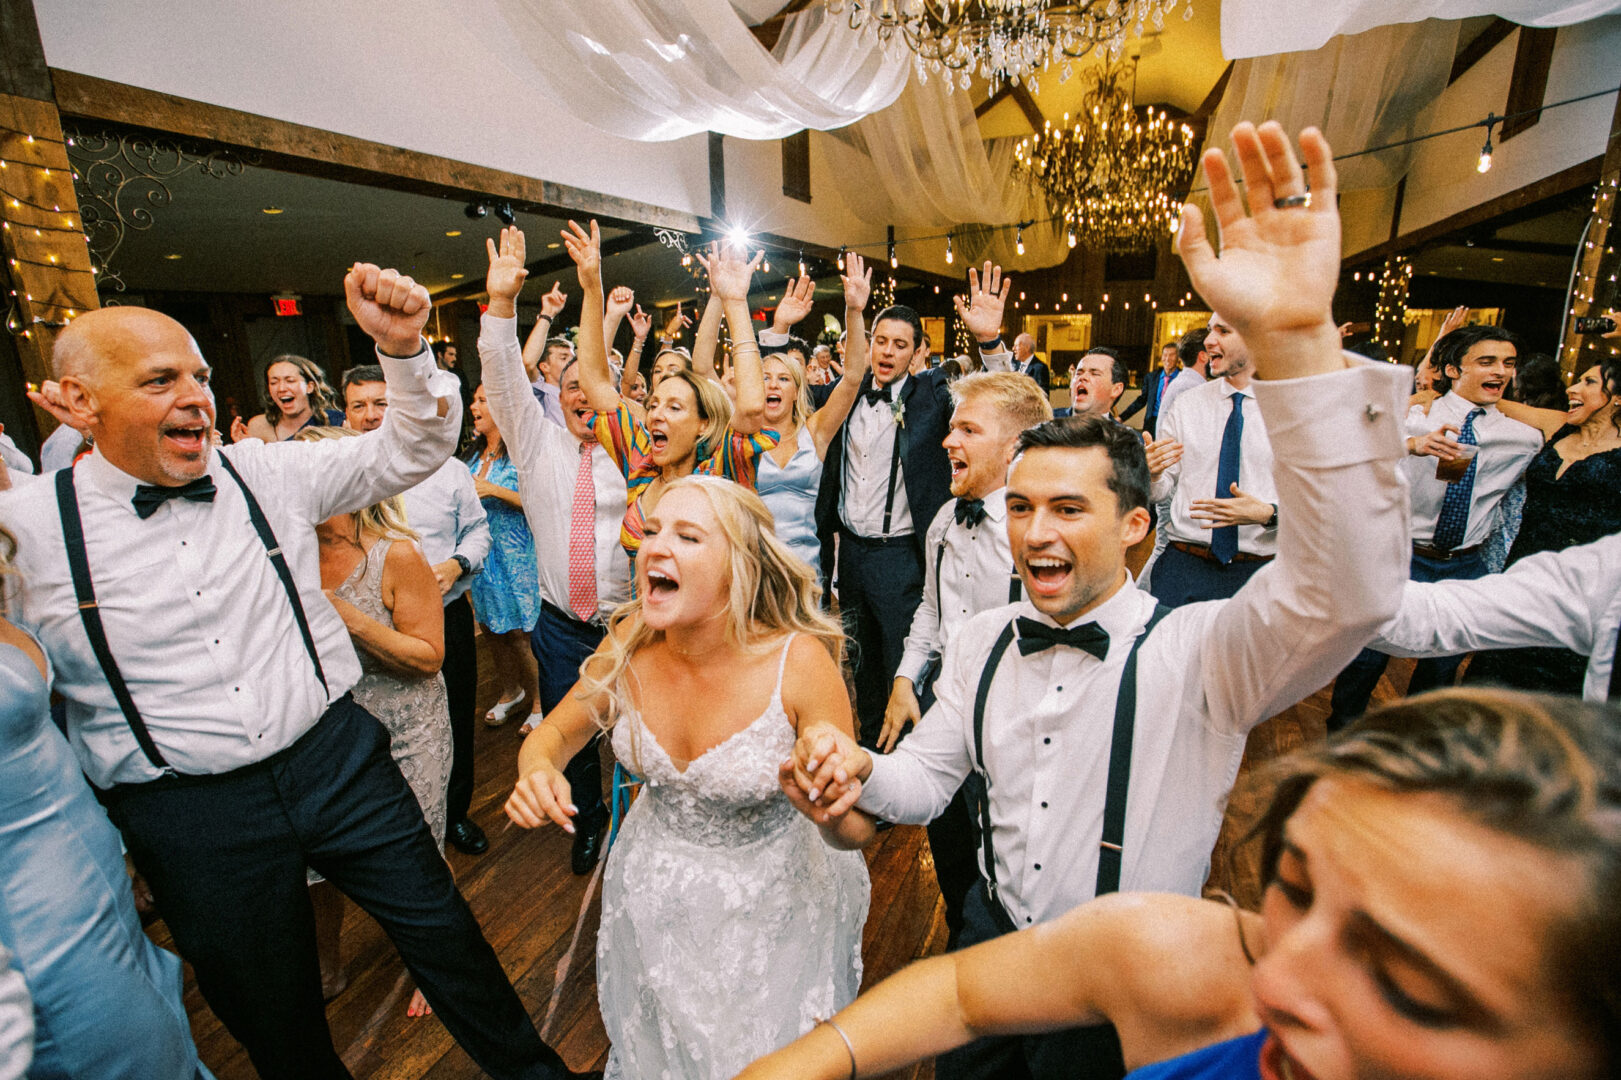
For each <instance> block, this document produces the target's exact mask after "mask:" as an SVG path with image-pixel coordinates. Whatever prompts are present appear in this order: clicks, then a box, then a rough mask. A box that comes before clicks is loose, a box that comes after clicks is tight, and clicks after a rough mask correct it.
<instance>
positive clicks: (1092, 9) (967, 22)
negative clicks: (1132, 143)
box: [826, 0, 1193, 93]
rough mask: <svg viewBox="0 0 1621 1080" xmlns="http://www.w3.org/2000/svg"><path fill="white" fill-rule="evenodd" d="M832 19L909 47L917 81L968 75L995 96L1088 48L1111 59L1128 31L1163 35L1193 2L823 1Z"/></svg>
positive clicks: (1067, 63) (957, 81)
mask: <svg viewBox="0 0 1621 1080" xmlns="http://www.w3.org/2000/svg"><path fill="white" fill-rule="evenodd" d="M826 3H827V9H828V11H829V12H830V13H831V14H834V15H844V14H846V13H848V15H849V19H850V28H851V29H852V30H862V31H871V32H873V33H875V34H876V35H877V37H878V41H879V43H880V44H881V45H883V46H885V47H888V46H889V45H890V44H891V43H892V42H893V41H894V40H895V39H897V38H898V39H900V41H902V42H904V43H905V45H906V47H907V48H909V49H911V51H912V53H913V54H914V56H913V61H914V64H915V66H916V69H917V77H918V81H919V82H926V81H928V78H929V76H930V75H943V76H944V77H945V78H946V86H947V88H948V89H949V88H951V87H953V86H961V87H962V88H963V89H964V90H967V89H968V87H969V85H970V83H971V81H972V77H973V76H974V75H976V74H977V75H979V76H980V77H982V78H984V79H987V80H989V81H990V84H991V89H992V90H993V91H994V90H996V89H997V87H998V86H999V85H1000V84H1001V83H1002V82H1003V81H1004V80H1010V81H1012V82H1014V83H1021V82H1022V83H1024V84H1025V85H1026V86H1028V87H1029V88H1030V90H1031V92H1032V93H1034V92H1035V91H1036V90H1037V83H1038V81H1039V79H1040V77H1041V75H1042V74H1043V73H1045V72H1046V71H1047V70H1048V69H1049V68H1050V67H1051V66H1052V65H1054V64H1057V65H1058V80H1059V82H1063V81H1065V80H1066V79H1068V78H1069V77H1070V75H1071V74H1073V69H1072V64H1073V62H1074V61H1076V60H1079V59H1080V58H1081V57H1083V56H1085V55H1086V54H1087V53H1089V52H1091V51H1092V50H1093V49H1094V48H1104V49H1107V51H1108V53H1109V58H1110V59H1111V60H1118V59H1119V58H1120V54H1121V51H1122V50H1123V49H1124V48H1125V42H1126V33H1127V31H1129V30H1131V29H1132V28H1133V27H1135V29H1136V31H1137V35H1138V36H1139V37H1141V36H1142V34H1143V33H1144V31H1145V30H1146V29H1147V28H1148V27H1150V26H1151V27H1153V28H1154V30H1156V31H1158V30H1162V29H1164V27H1165V17H1166V16H1167V15H1169V14H1170V13H1171V12H1172V11H1174V10H1176V8H1177V7H1178V6H1179V5H1181V6H1182V18H1184V19H1191V18H1192V17H1193V0H1186V2H1185V3H1184V0H1080V2H1079V3H1065V2H1064V0H826Z"/></svg>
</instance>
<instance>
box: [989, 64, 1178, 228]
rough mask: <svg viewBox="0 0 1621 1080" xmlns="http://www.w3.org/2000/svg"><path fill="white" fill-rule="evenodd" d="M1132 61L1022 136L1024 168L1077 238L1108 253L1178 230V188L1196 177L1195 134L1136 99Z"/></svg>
mask: <svg viewBox="0 0 1621 1080" xmlns="http://www.w3.org/2000/svg"><path fill="white" fill-rule="evenodd" d="M1134 73H1135V68H1134V66H1133V65H1131V64H1125V65H1119V64H1110V65H1108V66H1106V67H1105V68H1103V69H1102V70H1101V71H1099V72H1098V75H1097V81H1096V83H1095V84H1094V85H1093V86H1092V88H1091V89H1090V90H1088V91H1087V94H1086V96H1085V97H1084V98H1083V99H1082V101H1081V111H1080V113H1079V114H1078V115H1077V116H1076V117H1075V119H1074V120H1073V121H1071V120H1070V117H1069V114H1067V113H1066V114H1065V115H1064V119H1063V122H1062V123H1061V124H1059V125H1058V126H1057V127H1054V126H1053V124H1052V123H1051V121H1049V122H1048V123H1047V124H1046V125H1045V126H1044V127H1043V130H1041V131H1039V132H1037V133H1036V134H1034V135H1031V136H1029V137H1027V138H1024V139H1021V140H1019V142H1018V143H1017V144H1016V145H1015V146H1014V151H1013V153H1014V160H1015V162H1016V168H1017V169H1018V170H1019V171H1020V172H1022V173H1023V174H1024V175H1025V176H1026V177H1028V178H1029V179H1030V180H1031V182H1032V183H1034V184H1035V185H1037V186H1038V187H1040V188H1041V190H1042V191H1043V192H1044V193H1045V194H1046V196H1047V202H1048V204H1049V205H1050V206H1051V207H1052V209H1053V213H1054V215H1055V216H1056V217H1058V218H1060V219H1061V220H1062V221H1063V222H1064V225H1065V227H1066V229H1067V230H1068V232H1069V234H1070V235H1071V236H1072V237H1074V238H1076V239H1077V240H1080V241H1084V242H1086V243H1087V244H1089V245H1091V246H1094V247H1099V248H1102V249H1104V250H1106V251H1127V250H1140V249H1142V248H1145V247H1150V246H1152V245H1153V244H1154V243H1155V242H1157V241H1158V240H1159V238H1160V237H1162V236H1164V235H1166V234H1167V233H1168V232H1171V231H1174V230H1175V227H1176V222H1177V220H1178V218H1179V216H1180V212H1181V202H1180V199H1179V198H1178V197H1177V195H1176V194H1175V193H1176V192H1178V191H1180V190H1182V189H1184V188H1185V187H1186V186H1187V184H1188V182H1189V180H1190V179H1191V178H1192V176H1193V168H1194V163H1195V149H1194V141H1193V140H1194V132H1193V128H1191V127H1189V126H1188V125H1187V124H1182V123H1178V122H1177V121H1174V120H1172V119H1171V118H1170V117H1169V116H1168V115H1167V114H1166V113H1165V111H1164V110H1160V111H1158V112H1156V111H1155V110H1154V109H1153V108H1148V109H1145V110H1143V111H1142V112H1139V111H1138V109H1137V107H1136V106H1135V105H1134V104H1133V103H1132V93H1131V91H1130V90H1129V89H1128V86H1129V81H1128V79H1127V75H1128V74H1134Z"/></svg>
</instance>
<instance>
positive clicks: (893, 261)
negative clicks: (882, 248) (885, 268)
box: [889, 240, 901, 270]
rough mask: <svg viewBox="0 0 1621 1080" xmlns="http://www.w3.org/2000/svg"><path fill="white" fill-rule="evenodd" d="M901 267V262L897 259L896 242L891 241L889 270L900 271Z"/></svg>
mask: <svg viewBox="0 0 1621 1080" xmlns="http://www.w3.org/2000/svg"><path fill="white" fill-rule="evenodd" d="M900 265H901V261H900V260H899V259H898V258H896V257H895V241H893V240H891V241H890V242H889V268H890V269H891V270H895V269H898V268H899V267H900Z"/></svg>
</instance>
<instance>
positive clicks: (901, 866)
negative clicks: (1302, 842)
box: [148, 660, 1411, 1080]
mask: <svg viewBox="0 0 1621 1080" xmlns="http://www.w3.org/2000/svg"><path fill="white" fill-rule="evenodd" d="M481 670H484V671H485V672H488V670H489V665H488V664H483V665H481ZM1410 671H1411V662H1410V661H1407V662H1404V661H1400V660H1398V661H1395V662H1393V663H1392V664H1391V665H1390V671H1389V674H1388V675H1387V681H1386V682H1384V683H1382V684H1381V685H1380V688H1379V691H1378V696H1379V697H1381V698H1385V697H1394V696H1398V693H1399V691H1398V689H1397V688H1398V687H1401V688H1405V683H1406V680H1407V678H1408V675H1409V674H1410ZM1391 680H1394V681H1395V684H1396V685H1395V686H1393V685H1392V684H1391ZM495 695H496V690H495V688H494V687H493V685H491V683H490V681H489V680H488V679H485V680H484V681H483V682H482V683H481V685H480V695H479V714H480V715H482V713H483V710H484V709H486V708H488V706H489V704H490V703H491V702H492V701H493V700H494V698H495ZM1327 714H1328V694H1327V690H1326V689H1325V690H1323V691H1321V692H1319V693H1318V694H1315V695H1313V696H1312V697H1311V698H1309V699H1307V700H1306V701H1304V702H1302V703H1301V704H1299V705H1297V706H1295V707H1294V708H1291V709H1289V710H1288V711H1287V712H1285V713H1283V714H1282V715H1280V716H1278V717H1275V718H1273V719H1272V720H1269V721H1268V722H1267V723H1265V724H1263V725H1262V726H1260V727H1258V728H1257V729H1256V730H1255V731H1254V732H1252V733H1251V736H1250V740H1249V748H1248V751H1247V752H1246V755H1245V765H1244V770H1243V772H1242V773H1241V775H1240V784H1239V791H1238V793H1237V794H1235V796H1234V798H1233V801H1232V804H1231V805H1230V806H1229V809H1228V815H1227V821H1226V823H1225V825H1224V828H1223V832H1222V838H1221V840H1220V842H1218V845H1217V848H1216V852H1215V856H1214V858H1213V868H1212V874H1211V879H1210V886H1209V887H1210V888H1211V889H1218V888H1219V889H1225V890H1227V891H1229V892H1231V893H1232V894H1233V895H1234V896H1235V897H1236V898H1237V899H1238V900H1239V902H1240V903H1242V904H1244V905H1245V906H1247V907H1251V908H1253V907H1255V906H1256V905H1257V904H1258V901H1259V897H1260V881H1259V875H1258V872H1257V869H1256V864H1255V862H1256V861H1255V853H1254V852H1253V850H1241V851H1238V852H1236V853H1234V851H1233V848H1232V841H1233V838H1234V832H1235V830H1237V829H1239V828H1240V824H1239V823H1241V822H1244V821H1246V820H1247V819H1248V816H1249V815H1250V814H1251V813H1252V811H1253V809H1254V807H1255V804H1256V802H1257V798H1256V796H1255V795H1253V794H1249V793H1246V792H1245V791H1244V778H1245V777H1246V776H1247V774H1248V773H1249V771H1250V770H1251V769H1252V768H1253V767H1254V766H1255V765H1257V764H1259V763H1262V762H1265V761H1268V760H1270V759H1271V758H1273V757H1275V756H1277V755H1278V754H1280V753H1284V752H1287V751H1288V750H1290V749H1292V748H1294V747H1296V746H1299V745H1301V744H1303V743H1305V742H1309V741H1312V740H1316V739H1320V738H1322V735H1323V730H1324V728H1323V720H1324V717H1326V716H1327ZM517 748H518V736H517V734H516V728H515V725H512V724H509V725H508V726H506V727H503V728H494V729H491V728H485V727H484V726H483V725H482V724H480V725H479V730H478V739H477V764H476V773H475V775H476V777H477V780H478V785H477V788H476V790H475V792H474V797H473V813H472V817H473V820H474V821H476V822H477V823H478V824H479V825H481V826H483V828H484V829H485V830H486V831H487V832H488V833H489V836H490V850H489V851H488V852H487V853H485V854H484V855H481V856H477V857H473V856H466V855H462V854H460V853H459V852H456V851H454V850H451V852H450V861H451V865H452V867H453V868H454V870H455V873H456V878H457V881H458V883H459V884H460V886H461V889H462V891H463V893H465V894H466V896H467V899H468V902H469V903H470V904H471V905H472V908H473V913H474V915H475V916H476V917H477V918H478V920H479V922H480V924H481V925H482V926H483V928H484V933H485V935H486V936H487V937H488V938H489V940H490V943H491V944H492V945H493V946H494V947H495V951H496V953H497V955H499V956H500V958H501V960H502V963H503V964H504V965H505V967H506V972H507V975H508V976H509V977H510V978H511V980H512V983H513V985H514V986H515V987H516V988H517V990H518V993H519V995H520V996H521V997H522V999H523V1001H524V1004H525V1005H526V1006H528V1008H529V1012H530V1014H531V1015H532V1016H533V1017H534V1018H535V1022H536V1025H537V1026H542V1025H543V1024H544V1026H543V1028H542V1035H543V1036H544V1037H545V1039H546V1040H547V1041H548V1042H549V1043H551V1044H552V1045H553V1046H554V1047H556V1048H557V1050H558V1052H559V1053H561V1054H562V1055H563V1058H564V1059H565V1060H566V1061H567V1062H568V1064H569V1066H570V1068H573V1069H576V1070H586V1069H591V1068H600V1067H601V1066H602V1063H603V1062H604V1061H605V1059H606V1056H607V1050H608V1040H607V1037H606V1035H605V1034H604V1032H603V1028H602V1019H601V1017H600V1015H599V1014H598V1012H597V1005H596V930H597V919H598V900H597V898H596V897H593V900H592V902H591V904H590V906H589V907H588V908H587V909H586V911H585V912H584V916H583V918H582V916H581V903H582V901H583V900H584V898H585V895H586V889H587V884H588V882H589V880H590V879H588V878H580V877H575V876H574V875H573V874H572V873H570V871H569V866H568V857H569V838H568V837H567V836H565V835H564V834H562V833H561V832H559V831H557V830H556V829H546V830H540V831H536V832H525V831H524V830H521V829H511V830H508V829H506V828H505V822H506V819H505V817H504V816H502V814H501V812H500V808H501V804H502V802H503V801H504V800H505V798H506V796H507V794H508V792H509V791H510V790H511V785H512V782H513V779H514V771H515V764H516V755H517ZM866 855H867V861H868V866H869V868H870V871H871V875H872V907H871V913H870V914H869V916H868V919H867V926H866V932H865V936H864V947H863V952H864V956H865V960H866V978H865V982H864V985H866V986H871V985H872V984H873V983H875V982H877V981H878V980H880V979H883V978H884V977H885V976H887V975H889V974H891V973H892V972H894V971H895V970H896V969H897V968H900V967H902V966H904V965H906V964H907V963H909V962H911V961H912V960H914V959H917V958H919V957H924V956H929V955H932V954H934V953H937V952H941V951H943V949H944V947H945V925H944V919H943V915H942V908H941V904H940V894H939V888H938V886H937V885H936V883H935V878H934V867H933V862H932V860H931V859H930V856H929V848H928V843H927V841H926V838H925V836H924V832H923V830H922V829H921V828H917V827H906V826H901V827H897V828H895V829H892V830H889V831H888V832H886V833H884V834H883V835H882V836H881V837H880V839H879V840H878V841H877V842H876V843H875V844H874V845H873V846H872V847H871V848H869V849H868V851H867V852H866ZM577 926H578V930H576V927H577ZM249 929H250V928H244V930H245V931H246V930H249ZM148 931H149V932H150V933H151V935H152V937H153V939H154V940H156V941H157V942H158V944H160V945H162V946H164V947H172V944H171V942H170V939H169V934H168V931H167V929H166V928H165V927H164V926H163V924H162V921H161V920H157V921H153V922H151V923H150V924H149V926H148ZM576 933H577V936H578V940H577V942H576V940H575V938H576ZM571 946H572V948H571ZM343 947H344V960H345V964H346V969H347V972H348V974H349V978H350V985H349V988H348V989H347V990H346V991H345V992H344V993H343V994H342V995H340V996H339V997H338V998H337V999H336V1000H334V1001H333V1002H332V1003H331V1005H330V1006H329V1007H328V1010H327V1015H328V1017H329V1019H330V1022H331V1026H332V1035H333V1040H334V1043H335V1045H336V1046H337V1047H338V1048H339V1051H340V1053H341V1054H342V1055H343V1059H344V1061H345V1062H346V1063H347V1064H348V1066H349V1068H350V1070H351V1071H352V1072H353V1073H354V1074H355V1076H356V1077H357V1078H360V1080H368V1078H377V1080H385V1078H386V1080H417V1078H431V1080H458V1078H463V1077H469V1078H471V1077H477V1076H480V1075H481V1073H480V1072H479V1070H478V1069H477V1068H476V1067H475V1066H474V1065H473V1063H472V1061H471V1060H470V1059H469V1058H468V1057H467V1055H466V1054H465V1053H463V1052H462V1050H461V1049H460V1047H458V1046H457V1045H456V1044H455V1042H454V1041H453V1040H452V1039H451V1038H450V1036H449V1034H447V1033H446V1031H445V1029H444V1027H443V1025H441V1024H440V1023H439V1021H438V1020H436V1019H434V1018H432V1017H429V1018H426V1019H417V1020H413V1019H409V1018H407V1017H406V1015H405V1006H406V1002H407V1000H408V998H409V994H410V987H409V983H408V980H407V979H406V975H405V969H404V967H403V965H402V964H401V963H400V960H399V957H398V956H397V955H396V954H395V952H394V949H393V947H392V946H391V945H390V944H389V942H388V940H387V939H386V938H385V937H384V936H383V934H382V931H381V930H380V929H379V928H378V927H377V925H376V924H375V923H373V922H372V921H371V919H370V918H369V917H367V916H366V915H365V914H363V913H362V912H360V911H359V910H357V909H355V908H354V907H353V905H350V907H349V910H348V915H347V917H346V919H345V922H344V930H343ZM565 958H568V959H569V967H568V970H567V972H566V974H565V975H564V977H563V978H562V979H561V980H559V978H558V972H559V970H560V968H559V965H560V963H561V962H563V961H564V960H565ZM186 1007H187V1010H188V1011H189V1013H190V1015H191V1020H192V1030H193V1032H194V1034H195V1036H196V1040H197V1047H198V1050H199V1052H200V1054H201V1055H202V1059H203V1061H204V1063H205V1064H207V1065H208V1067H209V1068H210V1069H212V1070H213V1071H214V1073H215V1075H216V1076H218V1077H219V1078H220V1080H251V1078H252V1077H254V1076H255V1075H256V1074H255V1072H254V1070H253V1067H252V1065H251V1064H250V1063H249V1061H248V1059H247V1055H246V1054H245V1053H244V1052H243V1050H242V1048H241V1046H240V1045H239V1044H238V1043H237V1042H236V1040H235V1039H233V1038H232V1037H231V1036H230V1034H229V1033H228V1032H226V1031H225V1030H224V1028H223V1027H222V1026H221V1025H220V1023H219V1021H218V1020H217V1019H216V1018H215V1017H214V1014H213V1013H212V1012H211V1011H210V1010H209V1009H208V1006H207V1005H206V1004H205V1003H204V1002H203V1000H202V997H201V996H200V995H199V994H198V992H197V988H196V985H195V983H194V982H193V981H192V979H191V977H190V969H189V968H188V969H187V980H186ZM933 1075H934V1068H933V1065H932V1064H930V1063H925V1064H923V1065H920V1066H917V1067H914V1068H912V1069H909V1070H905V1071H903V1072H900V1073H896V1074H894V1076H895V1077H896V1078H905V1080H932V1077H933Z"/></svg>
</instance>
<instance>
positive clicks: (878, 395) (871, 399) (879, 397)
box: [861, 386, 894, 405]
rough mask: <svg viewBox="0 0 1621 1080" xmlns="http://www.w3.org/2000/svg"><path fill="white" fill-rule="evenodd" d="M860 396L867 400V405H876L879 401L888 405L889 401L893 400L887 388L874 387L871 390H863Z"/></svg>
mask: <svg viewBox="0 0 1621 1080" xmlns="http://www.w3.org/2000/svg"><path fill="white" fill-rule="evenodd" d="M861 395H862V397H865V398H866V399H867V404H868V405H876V404H878V403H879V402H880V401H882V402H884V403H885V404H888V403H889V402H890V401H893V400H894V399H893V398H891V397H890V396H889V387H888V386H875V387H873V388H872V389H871V390H863V391H862V392H861Z"/></svg>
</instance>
